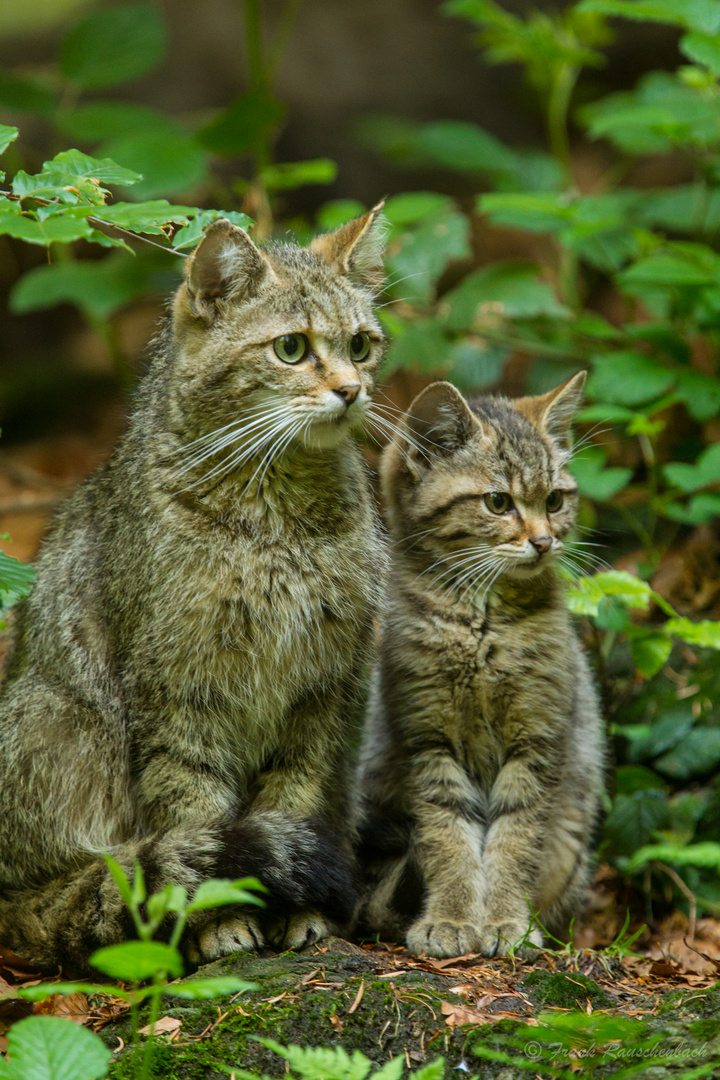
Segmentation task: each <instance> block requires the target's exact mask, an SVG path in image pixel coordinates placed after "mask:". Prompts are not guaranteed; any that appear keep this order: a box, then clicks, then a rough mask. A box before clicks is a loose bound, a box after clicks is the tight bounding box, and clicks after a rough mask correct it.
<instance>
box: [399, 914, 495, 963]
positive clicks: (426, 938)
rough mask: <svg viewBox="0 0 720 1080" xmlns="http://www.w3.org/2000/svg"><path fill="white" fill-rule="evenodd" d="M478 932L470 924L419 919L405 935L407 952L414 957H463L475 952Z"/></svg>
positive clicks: (478, 938)
mask: <svg viewBox="0 0 720 1080" xmlns="http://www.w3.org/2000/svg"><path fill="white" fill-rule="evenodd" d="M479 942H480V930H478V928H477V927H476V926H473V924H472V923H461V922H452V921H450V920H449V919H420V920H419V921H418V922H416V923H414V924H413V926H411V927H410V929H409V930H408V934H407V947H408V950H409V951H410V952H411V953H413V954H414V955H415V956H418V955H419V954H420V953H426V954H427V955H428V956H464V955H465V954H466V953H470V952H477V949H478V944H479Z"/></svg>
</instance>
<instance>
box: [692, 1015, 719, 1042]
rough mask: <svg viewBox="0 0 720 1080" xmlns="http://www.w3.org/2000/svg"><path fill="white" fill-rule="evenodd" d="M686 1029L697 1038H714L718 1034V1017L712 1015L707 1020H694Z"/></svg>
mask: <svg viewBox="0 0 720 1080" xmlns="http://www.w3.org/2000/svg"><path fill="white" fill-rule="evenodd" d="M688 1031H689V1032H690V1034H691V1035H694V1036H695V1038H697V1039H703V1040H705V1039H714V1038H715V1037H716V1036H717V1035H720V1017H713V1018H711V1019H708V1020H695V1021H694V1023H692V1024H690V1026H689V1027H688Z"/></svg>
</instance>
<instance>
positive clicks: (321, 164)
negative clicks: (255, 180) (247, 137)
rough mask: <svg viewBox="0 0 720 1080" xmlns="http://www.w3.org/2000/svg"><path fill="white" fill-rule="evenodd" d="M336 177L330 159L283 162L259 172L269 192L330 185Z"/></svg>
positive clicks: (334, 165)
mask: <svg viewBox="0 0 720 1080" xmlns="http://www.w3.org/2000/svg"><path fill="white" fill-rule="evenodd" d="M336 177H337V165H336V164H335V162H334V161H331V160H330V158H315V160H314V161H283V162H278V163H277V164H275V165H268V166H267V167H266V168H264V169H262V170H261V172H260V179H261V181H262V182H263V183H264V184H265V186H266V188H267V189H268V190H269V191H289V190H291V189H293V188H299V187H302V186H303V185H304V184H332V183H333V181H334V180H335V178H336Z"/></svg>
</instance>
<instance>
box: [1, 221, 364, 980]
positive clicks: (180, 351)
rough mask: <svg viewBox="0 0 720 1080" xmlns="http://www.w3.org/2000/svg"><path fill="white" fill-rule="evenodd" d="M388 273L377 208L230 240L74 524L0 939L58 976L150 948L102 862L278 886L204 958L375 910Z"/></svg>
mask: <svg viewBox="0 0 720 1080" xmlns="http://www.w3.org/2000/svg"><path fill="white" fill-rule="evenodd" d="M381 254H382V221H381V218H380V216H379V208H376V209H375V210H374V211H372V212H371V213H370V214H367V215H366V216H365V217H363V218H359V219H357V220H356V221H353V222H350V223H349V224H348V225H345V226H343V228H342V229H340V230H338V231H337V232H336V233H332V234H329V235H326V236H322V237H318V238H316V239H315V240H314V241H313V242H312V244H311V245H310V247H309V248H299V247H296V246H294V245H291V244H287V245H277V246H274V247H269V248H267V249H266V250H260V249H259V248H257V247H256V246H255V245H254V244H253V242H252V241H251V240H250V238H249V236H248V235H247V234H246V233H245V232H244V231H243V230H241V229H237V228H236V227H235V226H233V225H231V224H230V223H229V222H227V221H218V222H215V223H214V224H213V225H211V226H210V227H209V229H208V230H207V232H206V235H205V237H204V239H203V240H202V242H201V243H200V245H199V247H198V248H197V250H196V252H195V254H194V256H193V257H191V258H190V259H188V263H187V273H186V278H185V282H184V284H183V285H182V286H181V288H180V289H179V291H178V293H177V296H176V298H175V303H174V308H173V313H172V318H171V320H170V323H169V326H168V328H167V331H166V333H165V335H164V338H163V339H162V341H161V342H160V344H159V347H158V349H157V351H156V354H155V356H154V359H153V360H152V363H151V366H150V370H149V372H148V374H147V376H146V377H145V379H144V381H143V382H142V384H141V387H140V390H139V393H138V397H137V401H136V404H135V409H134V412H133V414H132V417H131V421H130V426H129V430H128V432H127V434H126V436H125V437H124V438H123V439H122V440H121V442H120V444H119V446H118V448H117V450H116V452H115V454H114V456H113V458H112V459H111V460H110V461H109V462H108V464H106V465H105V466H103V467H102V468H100V469H99V470H98V471H97V472H96V473H95V474H94V475H93V476H92V477H90V479H89V480H88V481H86V482H85V483H84V484H83V485H82V486H81V487H80V488H79V489H78V490H77V491H76V492H75V494H74V495H73V496H72V497H71V498H70V499H69V500H68V501H67V502H66V503H65V505H64V506H63V507H62V508H61V509H60V512H59V514H58V515H57V519H56V521H55V525H54V529H53V531H52V533H51V535H50V536H49V538H48V540H47V542H46V543H45V545H44V547H43V549H42V552H41V554H40V557H39V559H38V562H37V573H38V583H37V587H36V588H35V589H34V591H33V592H32V594H31V595H30V597H29V598H28V599H27V600H26V601H25V602H24V604H22V605H21V610H20V611H19V613H18V619H17V626H16V631H15V642H14V650H13V653H12V656H11V660H10V664H9V667H8V671H7V674H6V679H5V684H4V688H3V691H2V696H1V698H0V822H2V827H1V828H0V941H2V943H3V944H5V945H8V946H10V947H12V948H13V949H15V950H16V951H17V952H19V953H20V954H21V955H23V956H25V957H27V958H28V959H30V960H32V961H35V962H36V963H39V964H41V965H43V966H46V967H52V966H54V965H56V964H58V963H60V964H61V965H62V966H63V968H64V969H65V971H66V972H73V971H81V970H83V969H84V968H85V967H86V966H87V961H88V957H89V956H90V954H91V953H92V952H93V950H94V949H96V948H98V947H99V946H101V945H107V944H108V943H113V942H117V941H119V940H121V939H122V938H123V937H124V936H125V935H127V934H130V935H131V936H134V935H132V926H131V924H130V920H129V916H128V912H127V911H126V910H125V909H124V906H123V903H122V901H121V899H120V897H119V895H118V892H117V889H116V888H115V885H114V883H113V881H112V879H111V878H110V876H109V874H108V871H107V869H106V867H105V863H104V861H103V859H102V858H101V853H102V852H103V851H110V852H112V854H113V855H114V857H115V858H116V859H117V860H118V861H119V862H120V863H121V865H122V866H123V867H124V868H125V869H126V871H128V872H129V873H132V870H133V864H134V861H135V860H139V861H140V863H141V865H142V867H143V870H144V872H145V879H146V881H147V885H148V888H149V890H151V891H153V890H156V889H159V888H161V887H162V886H164V885H165V884H166V883H167V882H170V881H172V882H175V883H177V884H180V885H184V886H185V887H186V888H187V889H188V890H189V891H190V892H192V891H193V890H194V888H195V887H196V886H197V884H198V883H199V882H200V881H201V880H202V879H203V878H205V877H208V876H212V875H214V876H221V877H228V876H229V877H233V878H235V877H240V876H243V875H246V874H254V875H257V876H258V877H259V878H260V879H261V880H262V881H264V883H265V884H266V885H267V886H268V888H269V890H270V891H269V894H268V899H267V907H266V908H265V910H264V913H263V914H262V915H261V916H260V917H259V918H258V917H257V916H256V915H254V914H251V913H248V912H247V911H244V910H239V911H232V910H230V911H228V910H227V909H222V910H220V911H216V912H215V913H214V914H211V915H208V914H207V913H205V914H204V915H202V916H197V917H196V919H195V921H194V922H193V923H192V925H190V927H189V932H188V937H187V940H186V942H185V948H186V952H187V954H188V956H189V957H190V959H191V960H193V961H196V962H197V961H200V960H209V959H211V958H214V957H217V956H221V955H224V954H226V953H228V952H231V951H232V950H234V949H237V948H253V947H256V946H259V945H262V944H263V943H264V942H269V943H272V944H274V945H276V946H278V947H283V948H286V947H295V946H300V945H302V944H304V943H306V942H308V941H312V940H314V939H316V938H318V937H321V936H322V935H323V934H325V933H326V932H327V931H328V928H329V927H331V926H337V925H342V924H343V923H344V922H346V921H347V919H348V916H349V914H350V913H351V911H352V906H353V900H354V892H353V888H354V886H353V879H352V873H351V842H350V840H349V836H348V824H347V819H348V813H347V805H346V803H347V798H346V795H347V790H348V778H347V776H346V760H347V749H348V743H349V741H350V739H351V737H352V735H353V732H354V731H355V730H356V727H357V725H358V724H359V721H360V719H361V714H362V709H363V705H364V700H365V697H366V686H367V679H368V676H369V672H370V668H371V665H372V640H373V638H372V623H373V617H374V613H375V611H376V609H377V607H378V604H379V600H380V580H381V577H382V568H383V565H384V554H383V547H382V543H381V540H380V537H379V533H378V529H377V526H376V521H375V514H374V510H373V504H372V500H371V498H370V495H369V492H368V486H367V481H366V475H365V468H364V465H363V461H362V457H361V454H360V451H359V449H358V448H357V447H356V446H355V444H354V442H353V439H352V438H351V432H352V430H353V429H357V428H358V427H360V426H362V425H363V424H364V423H365V421H366V420H368V419H369V409H370V394H371V392H372V389H373V382H374V376H375V372H376V369H377V366H378V362H379V360H380V356H381V352H382V344H383V342H382V332H381V329H380V326H379V323H378V321H377V319H376V317H375V314H374V312H373V293H374V288H375V285H376V284H377V282H378V275H379V272H380V257H381ZM303 335H304V337H303ZM278 350H279V351H278ZM303 350H304V351H303ZM281 353H282V355H281ZM253 910H254V911H257V909H253Z"/></svg>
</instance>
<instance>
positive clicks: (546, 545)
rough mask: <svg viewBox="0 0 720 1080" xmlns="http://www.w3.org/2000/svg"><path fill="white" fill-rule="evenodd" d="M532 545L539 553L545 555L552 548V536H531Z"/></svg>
mask: <svg viewBox="0 0 720 1080" xmlns="http://www.w3.org/2000/svg"><path fill="white" fill-rule="evenodd" d="M530 543H531V544H532V546H533V547H534V548H535V550H536V551H537V552H539V553H540V554H541V555H543V554H544V553H545V552H546V551H549V550H550V548H551V547H552V536H531V537H530Z"/></svg>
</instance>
